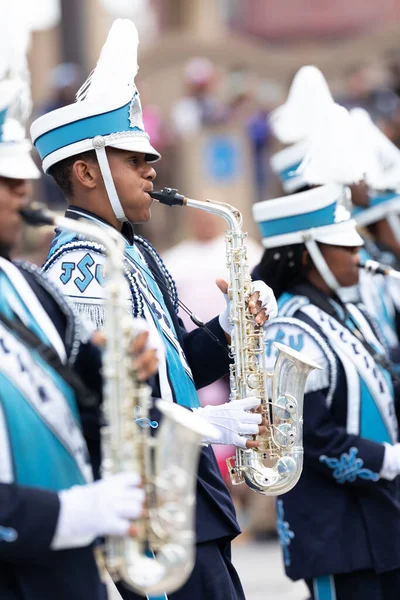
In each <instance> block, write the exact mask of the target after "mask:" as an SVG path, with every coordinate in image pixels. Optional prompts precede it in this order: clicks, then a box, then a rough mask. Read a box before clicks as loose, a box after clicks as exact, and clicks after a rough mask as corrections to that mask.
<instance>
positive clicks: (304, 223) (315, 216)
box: [258, 201, 336, 238]
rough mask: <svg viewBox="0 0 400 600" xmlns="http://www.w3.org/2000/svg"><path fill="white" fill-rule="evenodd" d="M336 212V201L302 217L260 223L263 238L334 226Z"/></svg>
mask: <svg viewBox="0 0 400 600" xmlns="http://www.w3.org/2000/svg"><path fill="white" fill-rule="evenodd" d="M335 212H336V201H335V202H332V204H329V206H325V207H324V208H319V209H318V210H314V211H311V212H308V213H305V214H304V213H302V214H300V215H292V216H288V217H282V218H280V219H272V220H268V221H263V222H260V223H259V224H258V225H259V227H260V231H261V235H262V237H263V238H267V237H273V236H276V235H283V234H285V233H294V232H296V231H304V230H305V229H311V228H312V227H325V226H326V225H334V223H335Z"/></svg>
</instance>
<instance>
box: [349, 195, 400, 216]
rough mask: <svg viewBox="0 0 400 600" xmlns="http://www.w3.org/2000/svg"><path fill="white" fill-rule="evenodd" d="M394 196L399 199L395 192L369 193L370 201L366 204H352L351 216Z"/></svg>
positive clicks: (364, 211)
mask: <svg viewBox="0 0 400 600" xmlns="http://www.w3.org/2000/svg"><path fill="white" fill-rule="evenodd" d="M396 198H399V199H400V196H399V194H397V193H396V192H386V193H384V194H376V195H370V201H369V205H368V206H353V208H352V211H351V212H352V216H353V217H355V218H357V216H359V215H361V214H364V213H366V211H368V210H369V209H371V208H375V207H376V206H379V205H383V204H385V203H386V202H389V201H390V200H395V199H396Z"/></svg>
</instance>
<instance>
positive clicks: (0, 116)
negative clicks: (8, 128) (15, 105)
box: [0, 108, 8, 144]
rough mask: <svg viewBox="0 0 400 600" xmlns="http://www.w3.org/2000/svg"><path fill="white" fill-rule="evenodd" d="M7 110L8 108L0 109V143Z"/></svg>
mask: <svg viewBox="0 0 400 600" xmlns="http://www.w3.org/2000/svg"><path fill="white" fill-rule="evenodd" d="M7 110H8V108H5V109H4V110H0V144H1V143H2V142H3V125H4V123H5V120H6V116H7Z"/></svg>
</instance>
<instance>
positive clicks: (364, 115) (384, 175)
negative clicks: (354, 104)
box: [350, 108, 400, 190]
mask: <svg viewBox="0 0 400 600" xmlns="http://www.w3.org/2000/svg"><path fill="white" fill-rule="evenodd" d="M350 114H351V117H352V118H353V120H354V122H355V125H356V128H357V130H358V133H359V135H360V136H361V137H362V139H363V143H364V144H365V145H366V146H368V148H369V149H370V151H371V154H372V155H373V162H372V161H371V166H370V168H369V169H368V171H367V175H366V181H367V183H368V185H369V186H370V187H371V188H373V189H375V190H392V189H399V188H400V150H399V149H398V148H397V146H395V145H394V144H393V142H391V141H390V140H389V138H388V137H386V135H385V134H384V133H383V132H382V131H381V130H380V129H379V128H378V127H377V126H376V125H375V123H374V122H373V121H372V119H371V117H370V116H369V114H368V112H367V111H366V110H364V109H363V108H353V109H352V110H351V111H350Z"/></svg>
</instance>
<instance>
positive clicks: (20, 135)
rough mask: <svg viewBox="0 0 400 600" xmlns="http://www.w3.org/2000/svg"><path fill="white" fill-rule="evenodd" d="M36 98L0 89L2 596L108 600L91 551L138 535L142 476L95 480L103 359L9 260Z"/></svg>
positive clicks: (44, 290) (141, 366)
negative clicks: (27, 112)
mask: <svg viewBox="0 0 400 600" xmlns="http://www.w3.org/2000/svg"><path fill="white" fill-rule="evenodd" d="M12 33H13V35H15V34H16V30H15V29H13V30H12ZM14 41H16V38H14ZM2 42H4V38H2ZM20 51H21V49H20V48H19V47H17V46H15V52H13V57H14V58H16V54H17V53H19V52H20ZM18 57H19V56H18ZM6 71H9V66H7V69H6ZM10 71H11V69H10ZM1 75H3V72H0V76H1ZM28 95H29V86H28V84H27V82H26V81H23V80H21V79H20V78H18V77H15V78H14V79H12V80H10V79H8V80H3V81H1V82H0V597H1V598H4V599H6V598H7V599H9V600H17V599H21V600H22V599H23V600H52V599H54V598H59V599H60V600H62V599H65V600H71V598H74V600H106V597H107V594H106V588H105V586H104V585H103V583H102V580H101V577H100V574H99V569H98V566H97V564H96V560H95V556H94V546H93V543H92V542H93V541H94V540H95V538H97V537H99V536H105V535H115V536H123V535H128V533H130V534H132V535H133V534H134V530H133V529H131V521H132V520H133V519H136V518H137V517H139V516H140V514H141V512H142V504H143V490H141V489H140V478H139V476H138V475H137V473H134V472H130V473H124V474H123V475H121V474H119V475H116V476H114V477H112V478H110V479H109V480H107V481H99V482H94V483H93V474H92V468H91V465H90V461H89V454H88V448H87V445H86V443H85V438H84V433H85V432H84V431H82V427H81V424H80V415H79V413H80V412H82V413H83V414H82V419H83V421H84V423H85V420H86V424H87V425H88V428H87V430H89V429H90V430H91V431H92V433H90V432H89V434H90V437H91V438H92V440H91V442H92V444H93V443H94V440H93V430H95V429H97V430H98V429H99V418H98V416H97V412H98V405H99V403H100V396H101V375H100V367H101V356H100V351H99V350H98V349H97V348H96V347H95V346H93V345H92V344H91V343H90V341H88V338H89V336H88V335H86V334H84V332H83V330H82V328H81V326H80V324H79V323H78V321H77V319H76V318H75V317H74V314H73V312H72V310H71V308H70V307H69V306H68V304H67V303H66V301H65V299H64V298H63V297H62V295H61V294H60V293H59V292H57V290H56V288H54V286H53V285H52V284H51V282H50V281H48V280H47V278H46V277H45V276H43V275H42V274H41V273H39V271H38V270H37V269H36V268H35V267H33V266H32V265H29V264H28V263H24V264H14V263H12V262H11V259H10V256H11V255H12V253H13V250H14V249H15V246H16V244H17V241H18V238H19V235H20V233H21V228H22V216H21V214H20V211H21V210H23V209H25V208H26V206H27V204H28V197H29V193H30V188H31V183H30V180H32V179H35V178H38V177H39V176H40V173H39V171H38V169H37V168H36V166H35V164H34V162H33V160H32V158H31V157H30V149H31V145H30V142H29V141H28V140H26V139H25V130H24V127H23V124H22V123H23V114H22V112H21V110H22V108H24V107H22V106H21V101H20V99H21V98H22V97H23V98H26V97H27V96H28ZM83 334H84V335H83ZM146 336H147V334H146V332H144V333H143V334H142V335H141V337H140V338H139V337H138V338H136V340H135V347H134V352H133V359H132V360H135V363H136V366H137V372H138V374H140V376H141V377H142V378H143V379H148V378H149V377H151V376H152V375H153V374H154V373H155V372H156V370H157V359H156V354H155V351H154V350H147V349H145V346H146V339H147V338H146ZM80 375H82V376H83V377H85V376H86V379H85V380H82V379H81V378H80ZM89 400H90V401H89ZM89 425H90V427H89ZM87 432H88V431H87ZM97 437H98V436H97Z"/></svg>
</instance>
